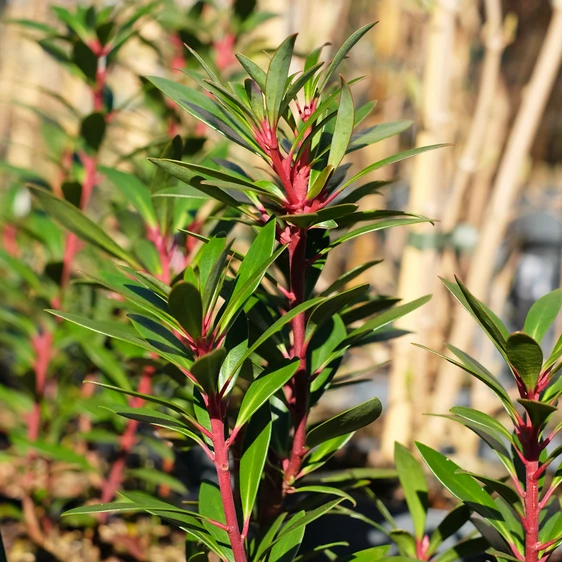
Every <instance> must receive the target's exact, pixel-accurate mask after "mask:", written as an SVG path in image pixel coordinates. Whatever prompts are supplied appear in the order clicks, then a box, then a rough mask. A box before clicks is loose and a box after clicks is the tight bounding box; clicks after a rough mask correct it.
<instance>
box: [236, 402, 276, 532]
mask: <svg viewBox="0 0 562 562" xmlns="http://www.w3.org/2000/svg"><path fill="white" fill-rule="evenodd" d="M271 425H272V424H271V412H270V411H269V405H268V404H266V405H264V406H263V407H261V408H260V409H259V410H257V411H255V412H254V413H253V414H252V416H251V419H250V423H249V424H248V428H247V429H246V433H245V435H244V442H243V447H242V449H243V451H242V458H241V459H240V470H239V475H240V476H239V478H240V498H241V502H242V514H243V516H244V520H245V521H246V520H247V519H249V518H250V516H251V514H252V510H253V508H254V503H255V501H256V497H257V495H258V488H259V485H260V482H261V478H262V473H263V468H264V466H265V460H266V458H267V452H268V449H269V441H270V439H271Z"/></svg>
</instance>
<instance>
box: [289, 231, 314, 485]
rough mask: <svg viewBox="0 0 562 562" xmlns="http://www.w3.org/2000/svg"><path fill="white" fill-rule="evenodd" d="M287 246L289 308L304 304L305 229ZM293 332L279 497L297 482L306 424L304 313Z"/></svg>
mask: <svg viewBox="0 0 562 562" xmlns="http://www.w3.org/2000/svg"><path fill="white" fill-rule="evenodd" d="M291 234H292V236H291V243H290V244H289V270H290V292H291V293H292V295H293V297H294V300H293V303H292V306H293V308H294V307H296V306H298V305H300V304H302V303H303V302H304V300H305V275H306V238H307V236H306V229H302V228H299V229H296V228H295V229H294V231H293V232H292V233H291ZM292 328H293V353H292V355H293V357H298V358H299V359H300V363H299V368H298V370H297V372H296V374H295V376H294V377H293V381H292V385H293V389H292V390H293V396H292V397H291V403H292V406H293V424H294V430H295V434H294V437H293V446H292V450H291V456H290V457H289V463H288V465H287V468H286V470H285V480H284V483H283V493H284V494H285V493H286V492H287V489H288V488H290V487H291V486H292V485H293V483H294V481H295V479H296V478H297V476H298V474H299V472H300V469H301V465H302V459H303V458H304V456H305V454H306V452H307V448H306V423H307V420H308V395H309V386H310V382H309V376H308V366H307V361H306V341H305V333H306V315H305V313H304V312H302V313H301V314H298V315H297V316H295V318H294V319H293V321H292Z"/></svg>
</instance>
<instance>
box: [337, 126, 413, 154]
mask: <svg viewBox="0 0 562 562" xmlns="http://www.w3.org/2000/svg"><path fill="white" fill-rule="evenodd" d="M411 126H412V122H411V121H406V120H404V121H392V122H390V123H380V124H379V125H374V126H373V127H369V128H368V129H364V130H363V131H359V132H357V133H355V134H354V135H353V136H352V137H351V144H350V145H349V148H348V149H347V152H348V153H349V152H353V151H355V150H360V149H361V148H365V147H366V146H369V145H371V144H374V143H376V142H380V141H381V140H384V139H387V138H389V137H393V136H394V135H398V134H400V133H402V132H404V131H405V130H407V129H409V128H410V127H411Z"/></svg>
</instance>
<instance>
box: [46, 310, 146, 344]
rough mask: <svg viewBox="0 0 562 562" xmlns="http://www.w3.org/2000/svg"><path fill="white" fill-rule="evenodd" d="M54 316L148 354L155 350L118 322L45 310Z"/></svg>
mask: <svg viewBox="0 0 562 562" xmlns="http://www.w3.org/2000/svg"><path fill="white" fill-rule="evenodd" d="M47 312H50V313H51V314H53V315H54V316H58V317H59V318H62V319H63V320H68V321H69V322H72V323H73V324H77V325H78V326H82V327H83V328H87V329H88V330H92V332H97V333H98V334H104V335H105V336H109V337H110V338H115V339H117V340H121V341H125V342H127V343H132V344H133V345H136V346H137V347H140V348H142V349H145V350H147V351H150V352H154V351H155V349H154V347H152V346H151V345H149V344H148V343H147V342H145V341H144V340H141V339H140V338H139V337H137V336H136V335H135V333H134V332H133V331H132V330H131V329H130V328H129V327H128V326H126V325H123V324H122V323H120V322H108V321H102V320H91V319H90V318H86V317H83V316H80V315H78V314H72V313H70V312H61V311H59V310H47Z"/></svg>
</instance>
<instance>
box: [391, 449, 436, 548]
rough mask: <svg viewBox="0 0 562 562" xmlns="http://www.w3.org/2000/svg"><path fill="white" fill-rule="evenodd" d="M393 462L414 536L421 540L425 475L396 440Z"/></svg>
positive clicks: (424, 504) (425, 514)
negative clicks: (411, 521) (410, 518)
mask: <svg viewBox="0 0 562 562" xmlns="http://www.w3.org/2000/svg"><path fill="white" fill-rule="evenodd" d="M394 462H395V463H396V469H397V470H398V478H399V479H400V484H401V485H402V490H403V491H404V496H405V498H406V503H407V504H408V509H409V511H410V515H411V516H412V519H413V521H414V529H415V534H416V538H417V539H418V540H421V539H422V538H423V537H424V534H425V521H426V516H427V510H428V508H429V505H428V499H427V491H428V488H427V482H426V480H425V475H424V473H423V470H422V468H421V466H420V465H419V463H418V461H417V460H416V459H415V458H414V456H413V455H412V453H410V451H409V450H408V449H407V448H406V447H404V446H403V445H401V444H400V443H398V442H396V443H395V444H394Z"/></svg>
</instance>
